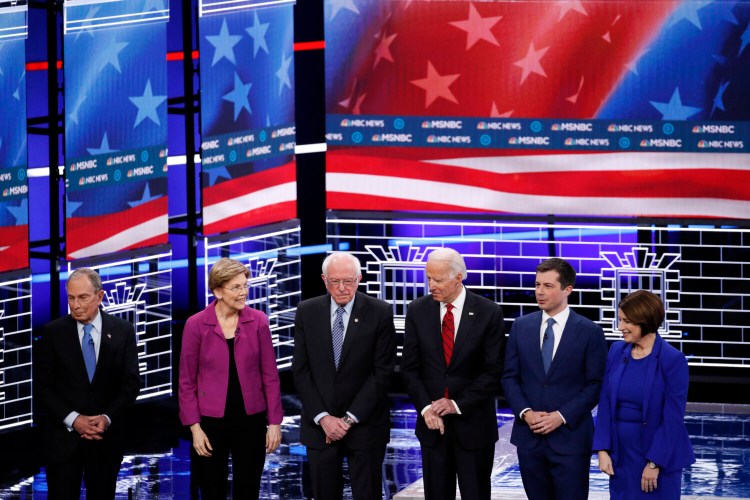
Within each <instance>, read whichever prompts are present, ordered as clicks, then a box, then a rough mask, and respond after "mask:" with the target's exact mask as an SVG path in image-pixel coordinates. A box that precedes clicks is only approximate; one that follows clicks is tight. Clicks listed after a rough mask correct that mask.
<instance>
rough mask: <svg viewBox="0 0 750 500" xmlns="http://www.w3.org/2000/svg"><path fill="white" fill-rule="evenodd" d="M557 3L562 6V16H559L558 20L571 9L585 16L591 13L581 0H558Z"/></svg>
mask: <svg viewBox="0 0 750 500" xmlns="http://www.w3.org/2000/svg"><path fill="white" fill-rule="evenodd" d="M557 5H558V6H559V7H560V17H558V18H557V22H560V21H562V18H563V17H565V15H566V14H567V13H568V12H570V11H571V10H574V11H576V12H579V13H581V14H583V15H584V16H588V15H589V13H588V12H586V8H585V7H584V6H583V4H582V3H581V0H557Z"/></svg>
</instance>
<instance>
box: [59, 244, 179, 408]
mask: <svg viewBox="0 0 750 500" xmlns="http://www.w3.org/2000/svg"><path fill="white" fill-rule="evenodd" d="M120 257H121V258H120V259H119V260H117V261H113V260H107V261H104V260H98V261H97V260H93V259H92V260H91V261H88V260H79V261H75V262H72V263H68V271H69V272H70V271H73V270H74V269H76V268H78V267H82V266H86V267H91V268H92V269H95V270H96V271H97V272H98V273H99V275H100V276H101V277H102V288H103V289H104V299H103V300H102V307H103V309H104V311H105V312H107V313H109V314H112V315H114V316H118V317H120V318H122V319H124V320H126V321H128V322H130V323H132V324H133V326H134V327H135V336H136V342H137V345H138V371H139V373H140V375H141V384H142V385H141V392H140V394H139V395H138V401H143V400H147V399H154V398H158V397H162V396H169V395H171V394H172V268H171V259H172V252H171V250H170V249H169V248H168V247H167V246H164V245H162V246H160V247H152V248H151V249H149V251H144V250H141V251H138V252H137V253H136V252H126V253H124V254H122V255H121V256H120Z"/></svg>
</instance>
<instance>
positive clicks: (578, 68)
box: [325, 0, 750, 219]
mask: <svg viewBox="0 0 750 500" xmlns="http://www.w3.org/2000/svg"><path fill="white" fill-rule="evenodd" d="M325 23H326V24H325V28H326V32H325V39H326V53H325V57H326V109H327V129H326V138H327V142H328V145H329V148H328V153H327V167H326V169H327V170H326V185H327V207H328V208H330V209H341V210H347V209H358V210H361V209H370V210H405V211H410V210H420V211H421V210H426V211H439V212H485V213H526V214H558V215H565V214H574V215H591V216H666V217H670V216H678V217H718V218H744V219H747V218H750V162H749V161H748V155H747V151H748V150H750V122H749V121H748V120H750V94H749V93H748V91H747V89H748V88H750V46H749V45H750V3H749V2H748V1H711V0H708V1H700V2H696V1H676V0H661V1H654V2H634V1H586V0H570V1H565V0H557V1H548V2H537V1H533V2H532V1H529V2H524V1H520V2H494V1H484V2H468V1H429V2H428V1H419V0H402V1H385V2H383V1H376V0H326V3H325Z"/></svg>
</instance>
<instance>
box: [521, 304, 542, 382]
mask: <svg viewBox="0 0 750 500" xmlns="http://www.w3.org/2000/svg"><path fill="white" fill-rule="evenodd" d="M533 314H535V317H534V319H533V320H532V321H530V322H529V323H530V327H529V328H527V329H526V331H523V332H519V333H521V336H520V337H521V338H520V340H519V344H521V345H522V349H523V350H524V351H526V353H527V356H526V359H529V360H531V368H532V369H533V370H534V371H536V372H537V373H539V374H540V375H541V377H542V378H544V362H543V361H542V347H541V344H540V339H539V332H540V331H541V328H542V312H541V311H537V312H535V313H533Z"/></svg>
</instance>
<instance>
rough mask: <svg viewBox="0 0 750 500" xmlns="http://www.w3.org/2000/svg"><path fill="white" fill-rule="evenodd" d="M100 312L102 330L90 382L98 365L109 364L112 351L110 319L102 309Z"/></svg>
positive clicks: (97, 371) (95, 373)
mask: <svg viewBox="0 0 750 500" xmlns="http://www.w3.org/2000/svg"><path fill="white" fill-rule="evenodd" d="M100 314H101V315H102V332H101V338H100V339H99V357H98V359H97V360H96V370H95V371H94V378H93V379H92V380H91V382H92V383H93V382H94V380H96V376H97V375H98V374H99V372H100V370H99V367H100V366H109V365H110V363H111V359H112V355H113V351H114V347H113V343H112V342H113V338H112V320H111V318H110V317H109V315H108V314H105V313H104V312H103V311H102V312H101V313H100ZM81 357H83V356H81Z"/></svg>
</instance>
